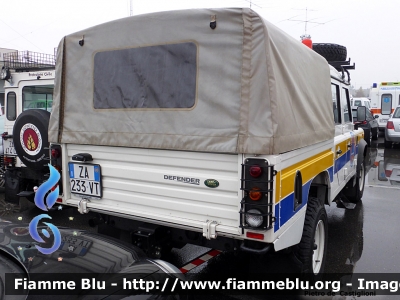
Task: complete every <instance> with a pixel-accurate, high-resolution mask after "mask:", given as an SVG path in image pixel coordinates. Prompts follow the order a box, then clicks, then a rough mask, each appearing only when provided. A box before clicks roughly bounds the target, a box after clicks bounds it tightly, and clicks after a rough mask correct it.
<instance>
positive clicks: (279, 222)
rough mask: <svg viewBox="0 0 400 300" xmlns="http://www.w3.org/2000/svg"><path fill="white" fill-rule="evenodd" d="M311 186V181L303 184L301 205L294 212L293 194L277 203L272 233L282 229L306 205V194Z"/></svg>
mask: <svg viewBox="0 0 400 300" xmlns="http://www.w3.org/2000/svg"><path fill="white" fill-rule="evenodd" d="M310 186H311V180H310V181H308V182H306V183H305V184H303V189H302V196H303V203H302V204H301V205H299V207H297V208H296V210H294V207H293V205H294V193H291V194H289V195H288V196H286V197H285V198H283V199H282V200H281V201H280V202H279V203H277V204H276V205H275V218H276V220H275V224H274V232H276V231H277V230H278V229H279V228H280V227H282V226H283V225H284V224H285V223H286V222H287V221H289V220H290V219H291V218H292V217H293V216H294V215H295V214H296V213H297V212H298V211H299V210H300V209H301V208H302V207H304V205H306V204H307V200H308V193H309V190H310Z"/></svg>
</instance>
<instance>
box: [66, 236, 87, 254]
mask: <svg viewBox="0 0 400 300" xmlns="http://www.w3.org/2000/svg"><path fill="white" fill-rule="evenodd" d="M91 245H92V242H91V241H89V240H85V239H81V238H77V237H76V236H73V235H66V236H64V235H63V236H62V239H61V245H60V248H59V249H60V250H61V251H65V252H69V253H74V254H76V255H79V256H84V255H85V254H86V253H87V251H88V250H89V248H90V246H91Z"/></svg>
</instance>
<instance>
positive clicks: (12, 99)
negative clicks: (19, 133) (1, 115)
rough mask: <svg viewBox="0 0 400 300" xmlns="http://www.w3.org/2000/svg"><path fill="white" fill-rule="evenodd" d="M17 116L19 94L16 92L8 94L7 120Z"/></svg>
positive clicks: (12, 119)
mask: <svg viewBox="0 0 400 300" xmlns="http://www.w3.org/2000/svg"><path fill="white" fill-rule="evenodd" d="M16 118H17V96H16V95H15V93H14V92H9V93H8V94H7V120H9V121H14V120H15V119H16Z"/></svg>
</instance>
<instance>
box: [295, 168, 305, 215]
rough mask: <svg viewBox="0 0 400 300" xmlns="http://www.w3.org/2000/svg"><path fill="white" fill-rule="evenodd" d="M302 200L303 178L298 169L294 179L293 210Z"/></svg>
mask: <svg viewBox="0 0 400 300" xmlns="http://www.w3.org/2000/svg"><path fill="white" fill-rule="evenodd" d="M302 202H303V179H302V177H301V173H300V171H297V172H296V177H295V180H294V210H296V208H298V207H299V206H300V205H301V203H302Z"/></svg>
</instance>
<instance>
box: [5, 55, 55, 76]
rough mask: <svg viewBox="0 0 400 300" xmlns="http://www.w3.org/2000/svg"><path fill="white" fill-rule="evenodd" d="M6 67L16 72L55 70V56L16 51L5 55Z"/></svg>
mask: <svg viewBox="0 0 400 300" xmlns="http://www.w3.org/2000/svg"><path fill="white" fill-rule="evenodd" d="M3 59H4V66H5V67H7V68H9V69H14V70H15V71H16V72H24V71H36V70H46V69H54V68H55V65H56V58H55V56H54V55H51V54H45V53H38V52H32V51H16V52H10V53H4V54H3Z"/></svg>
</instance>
